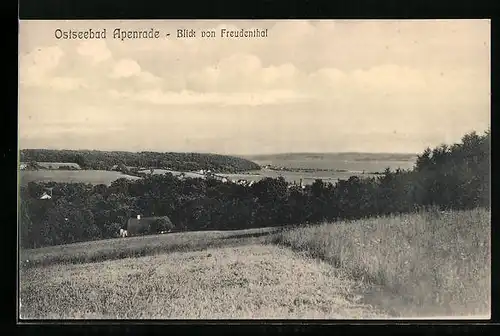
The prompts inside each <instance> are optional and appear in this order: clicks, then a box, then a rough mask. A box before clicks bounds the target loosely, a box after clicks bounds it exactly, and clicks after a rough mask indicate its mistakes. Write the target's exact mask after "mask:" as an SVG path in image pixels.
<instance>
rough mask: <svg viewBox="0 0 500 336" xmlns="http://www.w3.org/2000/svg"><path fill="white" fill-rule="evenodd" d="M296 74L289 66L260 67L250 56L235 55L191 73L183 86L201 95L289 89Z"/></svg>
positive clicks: (297, 78) (293, 85)
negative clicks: (204, 93) (199, 92)
mask: <svg viewBox="0 0 500 336" xmlns="http://www.w3.org/2000/svg"><path fill="white" fill-rule="evenodd" d="M299 76H300V74H299V71H298V70H297V69H296V68H295V66H294V65H293V64H291V63H284V64H279V65H269V66H267V67H264V66H263V65H262V62H261V61H260V59H259V58H258V57H257V56H255V55H252V54H246V53H237V54H233V55H230V56H228V57H225V58H222V59H221V60H219V61H218V62H216V63H215V64H212V65H211V66H208V67H205V68H203V69H201V70H197V71H191V72H190V74H189V75H188V78H187V84H186V85H187V87H188V88H189V89H190V90H193V91H201V92H216V91H221V92H253V91H255V92H257V91H260V90H293V88H294V87H296V84H297V83H298V80H299V79H300V78H299Z"/></svg>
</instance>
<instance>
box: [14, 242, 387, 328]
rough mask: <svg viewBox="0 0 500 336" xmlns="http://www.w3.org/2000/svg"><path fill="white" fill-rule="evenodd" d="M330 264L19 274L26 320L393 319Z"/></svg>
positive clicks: (247, 257)
mask: <svg viewBox="0 0 500 336" xmlns="http://www.w3.org/2000/svg"><path fill="white" fill-rule="evenodd" d="M355 287H356V284H355V283H354V282H352V281H350V280H349V279H346V278H341V277H339V276H338V274H336V270H335V269H334V268H333V267H332V266H331V265H329V264H326V263H323V262H319V261H316V260H314V259H309V258H306V257H304V256H302V255H299V254H297V253H294V252H292V251H291V250H288V249H285V248H280V247H277V246H272V245H257V244H255V245H249V246H241V247H232V248H230V247H227V248H214V249H208V250H204V251H198V252H184V253H180V252H179V253H170V254H163V255H157V256H148V257H142V258H134V259H122V260H112V261H105V262H100V263H93V264H81V265H54V266H48V267H43V268H35V269H28V270H24V271H23V272H22V274H21V303H22V308H21V316H22V317H25V318H147V319H148V318H150V319H169V318H175V319H184V318H201V319H220V318H224V319H232V318H244V319H245V318H262V319H266V318H272V319H289V318H294V319H300V318H310V319H313V318H321V319H338V318H343V319H346V318H347V319H351V318H353V319H359V318H370V319H376V318H389V316H387V315H385V314H384V313H383V312H381V311H378V310H377V309H375V308H373V307H372V306H369V305H365V304H359V303H357V302H358V300H359V297H357V296H356V295H355V293H356V288H355Z"/></svg>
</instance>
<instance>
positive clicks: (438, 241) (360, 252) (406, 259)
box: [273, 208, 491, 316]
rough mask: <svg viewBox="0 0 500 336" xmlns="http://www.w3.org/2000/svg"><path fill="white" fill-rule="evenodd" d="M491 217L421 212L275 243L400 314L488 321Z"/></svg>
mask: <svg viewBox="0 0 500 336" xmlns="http://www.w3.org/2000/svg"><path fill="white" fill-rule="evenodd" d="M490 218H491V214H490V212H489V211H487V210H485V209H481V208H478V209H474V210H470V211H450V212H444V213H441V212H439V211H435V210H426V211H423V210H422V211H419V212H417V213H413V214H403V215H392V216H386V217H378V218H369V219H363V220H357V221H352V222H339V223H324V224H322V225H317V226H308V227H304V228H298V229H293V230H288V231H283V232H281V233H278V234H276V235H275V236H274V238H273V242H274V243H279V244H284V245H287V246H289V247H291V248H293V249H295V250H301V251H307V252H308V253H309V254H311V255H313V256H316V257H319V258H321V259H323V260H326V261H327V262H329V263H331V264H333V265H335V266H336V267H338V268H339V269H340V270H343V271H345V272H346V273H348V274H349V275H350V276H351V277H353V278H355V279H358V280H360V281H361V282H362V283H364V284H365V286H366V287H365V293H364V294H365V295H364V296H365V297H366V300H369V299H370V298H373V302H376V303H377V304H378V305H380V304H383V305H386V306H387V307H386V308H387V309H389V310H390V311H391V312H392V313H393V314H395V315H399V316H401V315H413V316H415V315H420V316H421V315H426V316H427V315H429V314H431V315H432V314H445V315H469V314H475V315H476V314H477V315H482V314H490V297H491V275H490V274H491V260H490V258H491V238H490V237H491V229H490V227H491V224H490ZM377 291H378V292H379V293H381V292H384V294H383V295H378V297H388V295H387V293H391V294H393V295H394V297H395V298H397V300H399V301H397V302H399V303H396V301H394V300H393V301H386V302H381V301H380V299H377V295H376V294H374V293H375V292H377ZM370 293H371V294H370ZM377 300H378V301H377Z"/></svg>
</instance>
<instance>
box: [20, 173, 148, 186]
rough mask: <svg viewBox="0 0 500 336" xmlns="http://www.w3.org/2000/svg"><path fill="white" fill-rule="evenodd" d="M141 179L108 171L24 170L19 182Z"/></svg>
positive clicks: (97, 182)
mask: <svg viewBox="0 0 500 336" xmlns="http://www.w3.org/2000/svg"><path fill="white" fill-rule="evenodd" d="M119 178H127V179H131V180H137V179H140V177H137V176H130V175H125V174H122V173H120V172H116V171H107V170H76V171H73V170H22V171H20V172H19V182H20V184H22V185H24V184H27V183H29V182H60V183H90V184H96V185H97V184H106V185H110V184H111V182H113V181H115V180H117V179H119Z"/></svg>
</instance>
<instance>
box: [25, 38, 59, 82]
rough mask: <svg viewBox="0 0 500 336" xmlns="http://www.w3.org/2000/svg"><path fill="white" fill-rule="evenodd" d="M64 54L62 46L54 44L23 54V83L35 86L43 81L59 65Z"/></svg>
mask: <svg viewBox="0 0 500 336" xmlns="http://www.w3.org/2000/svg"><path fill="white" fill-rule="evenodd" d="M63 55H64V52H63V51H62V50H61V48H59V47H57V46H52V47H38V48H36V49H35V50H33V51H31V52H29V53H27V54H26V55H23V56H21V58H20V61H19V77H20V82H21V84H24V85H28V86H32V85H33V86H34V85H40V84H41V83H43V81H44V79H45V77H46V76H47V75H49V74H50V72H51V71H52V70H54V69H55V68H56V67H57V66H58V65H59V62H60V60H61V58H62V57H63Z"/></svg>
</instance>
